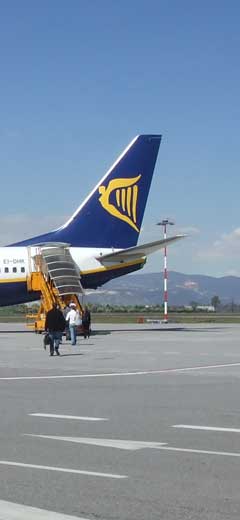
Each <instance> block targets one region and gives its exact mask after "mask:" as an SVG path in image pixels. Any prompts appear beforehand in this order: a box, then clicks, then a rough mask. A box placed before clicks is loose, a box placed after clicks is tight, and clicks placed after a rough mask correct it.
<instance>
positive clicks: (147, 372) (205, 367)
mask: <svg viewBox="0 0 240 520" xmlns="http://www.w3.org/2000/svg"><path fill="white" fill-rule="evenodd" d="M239 366H240V363H225V364H218V365H202V366H200V365H198V366H196V367H184V368H163V369H161V370H141V371H136V372H109V373H102V374H101V373H96V374H65V375H56V376H15V377H0V381H27V380H38V379H39V380H41V379H86V378H94V377H119V376H145V375H158V374H177V373H181V372H194V371H198V370H200V371H201V370H211V369H216V368H230V367H239Z"/></svg>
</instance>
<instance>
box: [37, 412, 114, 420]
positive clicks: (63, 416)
mask: <svg viewBox="0 0 240 520" xmlns="http://www.w3.org/2000/svg"><path fill="white" fill-rule="evenodd" d="M28 415H31V416H34V417H47V418H50V419H70V420H71V419H72V420H74V421H108V420H109V419H106V418H105V417H83V416H78V415H58V414H55V413H29V414H28Z"/></svg>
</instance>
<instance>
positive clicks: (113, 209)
mask: <svg viewBox="0 0 240 520" xmlns="http://www.w3.org/2000/svg"><path fill="white" fill-rule="evenodd" d="M139 179H141V175H138V176H137V177H132V178H131V179H113V180H112V181H110V182H109V184H108V186H107V188H106V186H99V188H98V190H99V193H100V194H101V197H99V202H100V203H101V205H102V207H103V208H104V209H105V210H106V211H108V213H110V215H113V216H114V217H116V218H119V219H120V220H123V221H124V222H126V223H127V224H129V226H131V227H132V228H133V229H135V230H136V231H137V232H138V233H139V229H138V227H137V225H136V222H137V200H138V186H137V182H138V181H139ZM110 195H111V202H110Z"/></svg>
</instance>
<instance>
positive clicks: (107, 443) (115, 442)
mask: <svg viewBox="0 0 240 520" xmlns="http://www.w3.org/2000/svg"><path fill="white" fill-rule="evenodd" d="M24 435H26V436H28V437H40V438H43V439H52V440H60V441H67V442H76V443H80V444H90V445H94V446H101V447H104V448H117V449H124V450H131V451H135V450H142V449H154V450H164V451H176V452H177V451H179V452H183V453H196V454H198V455H215V456H216V455H218V456H219V455H220V456H225V457H235V458H239V457H240V452H239V453H237V452H229V451H211V450H197V449H193V448H175V447H172V446H166V444H167V443H164V442H144V441H142V442H141V441H131V440H128V441H126V440H121V439H94V438H91V437H89V438H84V437H58V436H54V435H31V434H24Z"/></svg>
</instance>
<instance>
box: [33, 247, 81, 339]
mask: <svg viewBox="0 0 240 520" xmlns="http://www.w3.org/2000/svg"><path fill="white" fill-rule="evenodd" d="M28 259H29V275H28V277H27V289H28V291H29V292H33V291H35V292H36V300H37V299H38V298H39V293H40V307H39V310H38V312H37V313H36V314H27V316H26V318H27V326H28V327H29V328H32V329H35V332H36V333H39V334H41V332H42V331H44V330H45V319H46V314H47V312H48V311H49V310H50V309H52V307H53V305H54V304H56V305H58V306H59V308H60V309H61V310H63V309H64V308H65V307H66V305H68V304H69V303H70V302H73V303H75V305H76V308H77V309H78V310H79V312H80V313H82V306H81V303H80V301H79V294H83V293H84V291H83V288H82V285H81V282H80V273H79V269H78V267H77V265H76V264H75V262H74V260H73V258H72V256H71V253H70V251H69V245H68V244H62V243H51V244H40V245H38V246H34V247H33V246H29V247H28Z"/></svg>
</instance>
